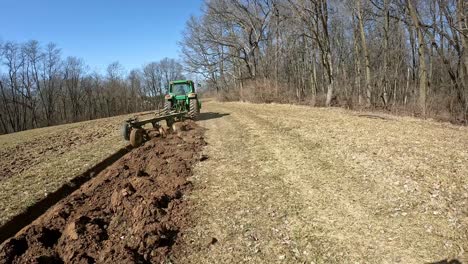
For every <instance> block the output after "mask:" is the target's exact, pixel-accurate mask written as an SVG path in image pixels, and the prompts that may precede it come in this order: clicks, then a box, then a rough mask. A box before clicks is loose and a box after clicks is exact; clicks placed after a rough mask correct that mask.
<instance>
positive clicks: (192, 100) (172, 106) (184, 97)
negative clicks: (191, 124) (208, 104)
mask: <svg viewBox="0 0 468 264" xmlns="http://www.w3.org/2000/svg"><path fill="white" fill-rule="evenodd" d="M200 108H201V103H200V101H199V100H198V95H197V94H196V93H195V85H194V83H193V81H191V80H178V81H171V82H170V83H169V89H168V94H167V95H166V96H165V104H164V113H165V114H170V113H180V112H187V116H188V117H189V118H191V119H196V118H197V117H198V114H200Z"/></svg>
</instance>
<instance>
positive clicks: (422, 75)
mask: <svg viewBox="0 0 468 264" xmlns="http://www.w3.org/2000/svg"><path fill="white" fill-rule="evenodd" d="M407 4H408V9H409V12H410V16H411V20H412V21H413V25H414V28H415V30H416V33H417V35H418V54H419V100H418V104H419V108H420V111H421V115H422V116H423V117H424V118H425V117H426V93H427V68H426V51H425V45H426V44H425V42H424V35H423V32H422V28H421V27H420V19H419V15H418V13H417V10H416V9H415V7H414V6H413V4H412V3H411V0H407Z"/></svg>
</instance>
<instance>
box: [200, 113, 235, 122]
mask: <svg viewBox="0 0 468 264" xmlns="http://www.w3.org/2000/svg"><path fill="white" fill-rule="evenodd" d="M227 115H229V114H221V113H215V112H205V113H200V115H199V116H198V118H197V120H200V121H203V120H210V119H216V118H221V117H224V116H227Z"/></svg>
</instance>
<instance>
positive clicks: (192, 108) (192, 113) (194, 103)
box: [188, 99, 200, 119]
mask: <svg viewBox="0 0 468 264" xmlns="http://www.w3.org/2000/svg"><path fill="white" fill-rule="evenodd" d="M199 113H200V107H199V105H198V100H197V99H190V102H189V112H188V115H189V117H190V118H191V119H197V117H198V114H199Z"/></svg>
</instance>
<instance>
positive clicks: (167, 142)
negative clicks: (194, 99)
mask: <svg viewBox="0 0 468 264" xmlns="http://www.w3.org/2000/svg"><path fill="white" fill-rule="evenodd" d="M183 125H184V126H186V128H187V129H186V131H182V132H180V131H179V133H183V135H182V136H183V137H184V138H187V139H191V141H190V143H188V142H187V140H183V139H181V138H180V137H178V136H176V135H174V134H168V135H167V137H166V138H164V139H163V138H161V137H157V138H153V139H151V140H150V141H148V142H146V143H145V145H144V146H143V147H140V148H137V149H135V150H134V151H132V152H130V153H128V154H127V155H125V156H124V157H123V158H121V159H120V160H118V161H117V162H116V163H114V164H113V165H111V166H110V167H108V168H107V169H105V170H104V171H102V172H101V173H100V174H98V175H97V176H96V177H95V178H93V179H92V180H91V181H89V182H87V183H85V184H84V185H83V186H82V187H81V188H80V189H78V190H77V191H75V192H74V193H72V194H71V195H70V196H68V197H66V198H65V199H63V200H62V201H61V202H60V203H58V204H57V205H55V206H54V207H53V208H51V209H50V210H49V211H47V212H46V213H45V214H44V215H42V216H41V217H40V218H38V219H37V220H36V221H35V222H33V223H32V224H31V225H29V226H27V227H26V228H24V229H23V230H22V231H20V233H18V234H17V235H16V236H15V237H13V238H10V239H8V240H6V241H5V243H3V244H2V245H1V246H0V263H95V262H104V263H111V262H115V263H160V262H163V261H165V260H166V259H167V257H168V255H169V253H170V252H171V249H172V247H173V245H174V244H176V243H177V241H178V237H179V233H180V232H181V230H183V229H184V228H185V227H187V225H188V220H187V217H186V214H187V213H188V209H187V208H186V204H185V203H186V202H185V201H183V199H181V198H182V196H183V194H184V193H185V192H186V191H188V190H189V189H190V187H191V185H190V184H189V183H188V182H187V177H188V176H190V175H191V167H192V164H194V163H195V162H197V161H198V160H199V153H198V152H199V151H200V149H201V148H202V146H204V145H205V143H204V141H203V139H202V138H201V134H202V132H203V131H202V129H201V128H199V127H197V126H196V125H195V124H194V123H193V122H186V123H184V124H183Z"/></svg>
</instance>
